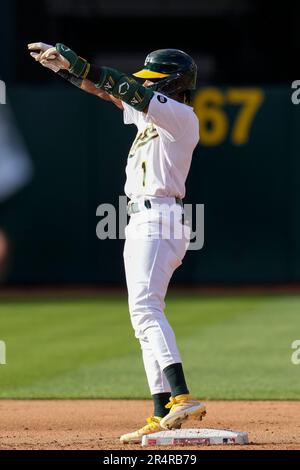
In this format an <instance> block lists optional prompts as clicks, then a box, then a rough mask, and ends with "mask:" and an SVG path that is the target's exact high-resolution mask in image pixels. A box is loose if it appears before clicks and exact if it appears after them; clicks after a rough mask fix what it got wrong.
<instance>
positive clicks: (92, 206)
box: [0, 86, 300, 283]
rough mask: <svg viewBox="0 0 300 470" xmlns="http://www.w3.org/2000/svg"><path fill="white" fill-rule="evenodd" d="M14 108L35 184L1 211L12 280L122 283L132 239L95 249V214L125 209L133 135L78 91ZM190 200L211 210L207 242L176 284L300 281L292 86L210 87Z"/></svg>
mask: <svg viewBox="0 0 300 470" xmlns="http://www.w3.org/2000/svg"><path fill="white" fill-rule="evenodd" d="M9 99H10V103H11V105H12V108H13V110H14V113H15V116H16V121H17V124H18V127H19V129H20V130H21V131H22V134H23V137H24V139H25V142H26V144H27V147H28V150H29V152H30V155H31V157H32V160H33V163H34V178H33V180H32V182H31V183H30V184H29V185H28V186H27V187H26V188H25V189H23V190H22V191H21V192H19V193H18V194H17V195H15V196H14V197H13V198H11V199H10V200H9V201H7V202H6V203H5V204H3V205H2V206H1V208H0V226H2V227H5V228H6V230H7V232H8V233H9V235H10V238H11V244H12V262H11V268H10V272H9V282H10V283H25V282H26V283H39V282H41V283H57V282H72V283H73V282H99V283H102V282H119V281H122V280H123V279H124V272H123V265H122V249H123V241H120V240H101V241H100V240H98V239H97V237H96V225H97V222H98V221H99V217H96V209H97V206H98V205H99V204H101V203H112V204H115V205H116V206H117V205H118V197H119V195H122V194H123V186H124V182H125V164H126V158H127V153H128V150H129V148H130V144H131V141H132V139H133V138H134V135H135V128H134V126H125V125H124V124H123V120H122V112H121V111H120V110H119V109H117V108H115V107H114V106H112V105H111V104H110V103H107V102H103V101H100V100H98V99H97V98H94V97H92V96H89V95H86V94H84V93H82V92H80V91H79V90H76V89H72V88H65V87H52V88H38V89H32V88H30V89H28V88H24V89H21V88H17V89H12V90H9ZM194 107H195V110H196V112H197V114H198V115H199V117H200V122H201V125H200V128H201V143H200V145H199V146H198V148H197V149H196V151H195V153H194V157H193V163H192V167H191V171H190V175H189V177H188V181H187V197H186V202H188V203H195V204H196V203H202V204H204V205H205V244H204V247H203V249H202V250H200V251H190V252H188V253H187V255H186V260H185V263H184V264H183V266H182V267H181V268H180V269H179V270H178V272H177V273H176V276H175V278H174V280H176V281H177V282H189V283H193V282H227V283H228V282H230V283H231V282H232V283H240V282H243V283H251V282H253V283H259V282H290V281H300V185H299V175H300V136H299V128H300V105H299V106H295V105H293V104H292V102H291V89H290V86H282V87H276V88H261V87H249V88H235V87H221V88H220V87H209V88H208V87H203V88H200V89H199V90H198V92H197V95H196V97H195V100H194Z"/></svg>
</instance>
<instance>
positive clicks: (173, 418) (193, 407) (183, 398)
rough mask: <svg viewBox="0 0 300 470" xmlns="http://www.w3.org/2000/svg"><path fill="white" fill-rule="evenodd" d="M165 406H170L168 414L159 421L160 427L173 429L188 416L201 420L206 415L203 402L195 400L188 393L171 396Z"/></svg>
mask: <svg viewBox="0 0 300 470" xmlns="http://www.w3.org/2000/svg"><path fill="white" fill-rule="evenodd" d="M166 408H170V411H169V414H167V415H166V416H165V417H164V418H162V419H161V421H160V427H161V428H162V429H174V428H175V427H180V426H181V424H182V423H183V422H184V421H185V420H186V419H188V418H189V417H193V418H197V419H200V421H201V420H202V418H203V417H204V416H205V415H206V408H205V406H204V405H203V403H200V401H198V400H195V399H194V398H192V397H191V396H190V395H177V396H176V397H171V398H170V402H169V403H168V404H167V405H166Z"/></svg>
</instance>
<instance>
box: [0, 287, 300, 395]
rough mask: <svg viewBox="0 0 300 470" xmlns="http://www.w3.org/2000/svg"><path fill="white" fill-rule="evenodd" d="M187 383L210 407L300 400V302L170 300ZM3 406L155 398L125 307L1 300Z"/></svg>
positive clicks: (100, 301)
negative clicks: (299, 347)
mask: <svg viewBox="0 0 300 470" xmlns="http://www.w3.org/2000/svg"><path fill="white" fill-rule="evenodd" d="M166 313H167V315H168V317H169V320H170V322H171V324H172V326H173V328H174V330H175V333H176V336H177V340H178V344H179V347H180V350H181V353H182V357H183V360H184V365H185V371H186V376H187V380H188V384H189V386H190V389H191V391H192V392H193V394H194V395H196V396H198V397H201V398H205V399H300V365H298V366H296V365H293V364H292V363H291V354H292V352H293V350H292V349H291V344H292V342H293V341H294V340H295V339H300V297H299V296H252V297H225V296H222V297H220V296H219V297H202V296H190V297H188V296H178V297H174V296H173V297H170V298H169V299H168V301H167V312H166ZM0 340H4V341H5V342H6V347H7V358H6V359H7V364H6V365H0V397H2V398H147V397H149V392H148V387H147V383H146V379H145V374H144V371H143V366H142V360H141V354H140V348H139V344H138V342H137V340H136V339H135V338H134V335H133V332H132V331H131V325H130V320H129V316H128V311H127V300H126V299H125V298H122V297H116V298H115V299H113V298H94V299H76V300H74V299H72V300H71V299H63V300H49V299H35V300H24V299H23V300H0Z"/></svg>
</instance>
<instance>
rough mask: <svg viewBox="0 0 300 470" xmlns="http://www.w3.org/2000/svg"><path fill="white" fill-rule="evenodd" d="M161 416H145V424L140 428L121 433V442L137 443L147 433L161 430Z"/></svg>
mask: <svg viewBox="0 0 300 470" xmlns="http://www.w3.org/2000/svg"><path fill="white" fill-rule="evenodd" d="M160 421H161V418H158V417H156V416H150V418H147V424H146V426H144V427H143V428H141V429H138V430H137V431H134V432H130V433H128V434H123V436H121V437H120V441H121V442H122V443H123V444H137V443H140V442H142V437H143V436H146V435H147V434H152V433H154V432H159V431H162V430H163V429H162V428H161V427H160Z"/></svg>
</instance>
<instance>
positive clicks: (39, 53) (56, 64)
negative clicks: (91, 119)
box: [27, 42, 123, 109]
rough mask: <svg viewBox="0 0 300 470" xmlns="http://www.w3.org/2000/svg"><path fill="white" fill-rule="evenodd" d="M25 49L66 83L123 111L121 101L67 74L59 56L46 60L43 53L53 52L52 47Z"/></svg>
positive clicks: (40, 45) (39, 44)
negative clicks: (109, 102) (50, 50)
mask: <svg viewBox="0 0 300 470" xmlns="http://www.w3.org/2000/svg"><path fill="white" fill-rule="evenodd" d="M27 47H28V49H29V51H30V55H31V56H32V57H33V58H34V59H35V60H36V61H37V62H39V63H40V64H41V65H43V66H44V67H46V68H48V69H50V70H52V71H53V72H55V73H57V75H59V76H60V77H62V78H64V79H65V80H67V81H68V82H70V83H72V85H74V86H76V87H78V88H80V89H81V90H83V91H86V92H87V93H91V94H92V95H95V96H97V97H98V98H101V99H103V100H105V101H111V102H112V103H114V104H115V105H116V106H117V107H118V108H120V109H123V105H122V101H121V100H119V99H117V98H115V97H114V96H111V95H109V94H108V93H106V92H105V91H103V90H100V89H99V88H97V87H96V86H95V84H94V83H92V82H91V81H90V80H87V79H82V78H80V77H76V76H75V75H73V74H72V73H71V72H69V70H68V68H69V64H67V62H65V61H64V60H62V58H60V57H59V56H57V55H55V54H48V57H47V58H46V57H45V56H44V53H45V52H46V51H49V49H52V50H53V46H51V45H49V44H45V43H43V42H34V43H30V44H28V46H27Z"/></svg>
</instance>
